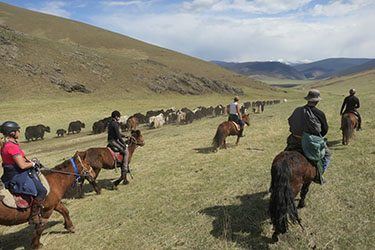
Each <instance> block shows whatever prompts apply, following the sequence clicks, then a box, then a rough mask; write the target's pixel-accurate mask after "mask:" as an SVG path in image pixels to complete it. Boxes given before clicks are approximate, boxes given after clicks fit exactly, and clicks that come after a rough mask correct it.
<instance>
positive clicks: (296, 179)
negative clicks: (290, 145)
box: [269, 151, 318, 241]
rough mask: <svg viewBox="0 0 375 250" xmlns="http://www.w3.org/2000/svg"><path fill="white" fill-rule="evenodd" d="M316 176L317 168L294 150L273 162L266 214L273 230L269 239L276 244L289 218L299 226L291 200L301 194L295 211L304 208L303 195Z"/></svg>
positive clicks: (280, 155)
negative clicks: (269, 218) (269, 196)
mask: <svg viewBox="0 0 375 250" xmlns="http://www.w3.org/2000/svg"><path fill="white" fill-rule="evenodd" d="M317 174H318V172H317V169H316V167H314V166H313V165H311V164H310V163H309V161H308V160H307V159H306V158H305V157H304V156H303V155H302V154H301V153H299V152H297V151H283V152H281V153H279V154H278V155H277V156H276V157H275V158H274V160H273V162H272V168H271V187H270V192H271V199H270V203H269V213H270V217H271V221H272V224H273V227H274V231H275V232H274V233H273V235H272V239H273V240H274V241H278V235H279V234H283V233H286V232H287V231H288V224H289V220H288V218H289V219H290V220H291V221H292V222H293V223H295V222H298V223H299V225H300V226H301V227H302V225H301V219H300V218H299V216H298V211H297V209H296V206H295V204H294V199H295V197H296V196H297V195H298V193H299V192H301V200H300V201H299V203H298V208H303V207H304V206H305V198H306V194H307V192H308V191H309V186H310V184H311V182H312V181H313V180H314V179H315V178H316V175H317Z"/></svg>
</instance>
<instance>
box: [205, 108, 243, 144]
mask: <svg viewBox="0 0 375 250" xmlns="http://www.w3.org/2000/svg"><path fill="white" fill-rule="evenodd" d="M242 121H243V122H244V123H245V124H246V125H247V126H250V117H249V114H247V115H242ZM230 135H237V141H236V145H238V142H239V141H240V130H239V129H238V128H237V125H235V124H234V123H233V122H230V121H225V122H222V123H221V124H220V125H219V126H218V127H217V130H216V134H215V137H214V139H213V140H212V145H213V149H214V151H217V149H218V148H220V147H221V146H224V148H225V149H226V148H227V144H226V141H225V140H226V138H227V136H230Z"/></svg>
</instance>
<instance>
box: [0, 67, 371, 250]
mask: <svg viewBox="0 0 375 250" xmlns="http://www.w3.org/2000/svg"><path fill="white" fill-rule="evenodd" d="M374 81H375V72H374V71H368V72H366V73H362V74H359V75H355V76H354V75H353V76H350V77H342V78H339V79H332V80H329V81H322V82H319V83H316V85H312V87H316V88H319V89H320V91H321V93H322V97H323V101H321V102H320V103H319V105H318V108H320V109H322V110H323V111H324V112H325V113H326V116H327V120H328V123H329V126H330V128H329V132H328V135H327V138H328V141H329V145H330V148H331V151H332V161H331V164H330V167H329V168H328V170H327V172H326V173H325V178H326V179H327V181H328V182H327V184H326V185H324V186H319V185H316V184H312V186H311V187H310V190H309V193H308V194H307V199H306V207H305V208H303V209H300V210H299V214H300V217H301V218H302V224H303V226H304V230H302V229H301V228H300V227H299V226H298V225H291V226H290V231H289V233H288V234H286V235H282V236H281V237H280V241H279V242H278V243H275V244H273V243H272V242H271V236H272V232H273V231H272V226H271V224H270V219H269V216H268V212H267V211H268V202H269V194H268V193H267V190H268V188H269V182H270V167H271V162H272V160H273V158H274V157H275V156H276V155H277V154H278V153H279V152H280V151H281V150H283V148H284V147H285V143H286V137H287V136H288V134H289V132H288V124H287V118H288V116H289V115H290V114H291V113H292V111H293V110H294V108H295V107H297V106H300V105H304V104H305V100H304V99H303V96H304V95H305V94H306V92H307V88H309V87H310V86H309V87H306V89H305V90H303V92H301V93H300V95H299V97H298V99H294V100H288V102H287V103H283V104H279V105H273V106H266V109H265V112H264V113H261V114H251V125H250V127H246V128H245V134H246V137H244V138H241V140H240V144H239V146H238V147H235V146H234V142H235V138H234V137H229V138H228V144H229V148H228V150H219V152H217V153H211V152H210V149H211V141H212V138H213V136H214V134H215V131H216V128H217V126H218V125H219V124H220V123H221V122H222V121H224V120H226V117H225V116H222V117H215V118H204V119H202V120H200V121H195V122H193V123H192V124H189V125H183V126H176V125H167V126H164V127H162V128H160V129H153V130H151V129H148V128H147V127H143V126H142V127H140V129H141V130H142V133H143V135H144V139H145V142H146V145H145V146H144V147H142V148H138V149H137V150H136V151H135V154H134V157H133V159H132V164H131V166H132V169H133V170H134V173H133V174H134V179H133V180H130V181H131V183H130V184H129V185H128V186H120V187H119V191H112V190H110V186H111V181H113V180H114V179H115V178H117V177H118V176H119V172H117V173H116V172H114V171H109V170H103V171H102V172H101V173H100V175H99V178H98V183H99V185H100V186H101V187H102V188H103V193H102V194H101V195H99V196H97V195H95V193H94V191H93V190H92V188H91V187H90V186H89V185H86V186H85V191H86V195H87V197H86V198H85V199H83V200H81V199H64V200H63V203H64V204H65V205H66V206H67V208H68V209H69V211H70V215H71V218H72V221H73V224H74V225H75V227H76V233H75V234H65V233H64V232H65V230H64V229H63V224H62V217H61V216H59V215H58V214H53V215H52V217H51V219H50V221H49V223H48V226H47V229H46V230H45V232H44V234H43V235H42V237H41V242H42V243H43V244H44V245H45V247H44V248H45V249H123V248H127V249H218V250H219V249H220V250H221V249H233V250H234V249H236V250H237V249H238V250H250V249H271V250H274V249H275V250H276V249H372V247H373V246H374V244H375V242H374V237H373V232H374V231H375V225H374V223H373V222H374V221H375V214H374V212H373V207H374V206H375V197H374V192H373V187H374V185H375V181H374V180H375V172H374V170H373V167H372V166H374V165H375V158H374V157H373V156H374V154H375V143H374V142H375V137H374V134H375V126H374V124H375V120H374V119H375V110H374V109H373V107H374V105H375V89H374V87H373V86H374V84H375V82H374ZM353 86H354V87H356V88H357V96H358V97H359V98H360V100H361V108H360V110H359V111H360V112H361V114H362V117H363V129H364V130H363V131H361V132H356V133H355V137H354V138H353V139H352V140H351V142H350V144H349V145H348V146H342V145H341V132H340V130H339V126H340V116H339V109H340V107H341V104H342V101H343V98H344V96H346V95H347V92H348V89H349V88H351V87H353ZM219 98H220V96H215V95H212V96H192V97H191V98H189V99H188V98H186V99H185V98H180V96H178V95H170V96H169V97H168V98H167V99H168V100H165V98H159V99H154V100H152V103H151V101H147V100H146V101H145V102H144V103H142V102H141V101H138V100H137V101H136V102H137V103H138V104H139V106H138V108H140V109H141V108H144V107H145V106H148V105H151V104H152V105H154V106H163V105H169V104H172V103H181V104H188V103H190V104H191V105H194V106H198V104H200V105H204V106H205V105H209V104H210V103H212V102H214V101H217V100H218V99H219ZM221 98H222V97H221ZM65 100H68V99H65ZM221 100H223V101H226V102H229V101H230V100H231V98H230V99H229V97H228V99H227V100H225V99H221ZM244 101H245V100H244ZM71 102H72V103H70V104H69V103H68V102H63V101H51V102H46V101H45V103H44V105H43V106H35V103H34V102H32V101H31V102H30V101H28V100H21V104H20V106H21V110H20V111H19V112H20V113H23V112H26V111H27V109H26V107H25V105H26V104H27V103H28V104H29V105H30V106H29V109H30V110H33V112H31V111H29V112H30V115H28V116H25V115H23V116H21V115H20V116H17V118H19V119H20V121H21V122H22V123H26V121H27V120H29V119H31V118H30V117H29V116H32V115H34V116H35V117H40V116H41V115H42V114H45V112H46V111H47V110H48V107H51V106H55V107H54V108H55V109H56V110H61V112H56V113H54V112H50V113H48V119H49V120H50V121H51V122H52V123H53V124H54V125H53V126H52V127H55V128H56V126H57V125H59V122H60V125H62V124H61V121H62V120H68V119H70V118H71V116H72V113H73V115H75V113H76V112H78V111H76V109H74V108H73V107H74V106H76V105H78V101H77V100H76V99H72V100H71ZM81 103H82V106H81V107H80V108H79V110H80V112H81V114H82V115H83V116H84V117H85V119H92V120H93V119H94V118H95V117H96V116H97V114H98V113H100V112H102V111H103V110H104V109H105V107H102V105H103V103H102V102H95V101H91V100H90V99H88V98H86V96H83V98H82V100H81ZM123 103H127V100H125V101H123ZM118 104H120V102H118ZM67 105H71V106H67ZM108 106H109V104H108ZM125 108H129V109H133V108H134V107H132V106H131V105H129V107H127V106H125V107H124V109H125ZM67 109H70V111H69V112H68V111H67ZM2 112H3V113H2V115H3V114H5V115H6V116H11V115H12V114H13V113H14V109H12V107H11V106H5V107H4V106H2ZM41 117H42V116H41ZM105 144H106V135H105V134H98V135H90V128H86V129H83V131H82V132H81V133H80V134H76V135H70V136H66V137H64V138H55V135H53V134H47V135H46V138H45V140H44V141H37V142H33V143H26V142H25V141H24V139H21V140H20V145H21V148H22V149H23V150H24V151H25V153H26V156H28V157H30V158H31V157H32V156H37V157H38V158H39V159H40V160H41V161H42V162H43V163H44V164H45V165H46V166H49V167H52V166H54V165H56V164H58V163H60V162H62V160H63V159H67V158H68V157H71V156H72V155H73V154H74V152H75V151H76V150H85V149H87V148H89V147H98V146H105ZM0 172H1V171H0ZM0 235H1V238H0V248H1V249H23V248H26V249H27V248H28V246H29V244H30V241H31V238H32V227H31V226H29V225H27V224H23V225H19V226H14V227H4V226H0Z"/></svg>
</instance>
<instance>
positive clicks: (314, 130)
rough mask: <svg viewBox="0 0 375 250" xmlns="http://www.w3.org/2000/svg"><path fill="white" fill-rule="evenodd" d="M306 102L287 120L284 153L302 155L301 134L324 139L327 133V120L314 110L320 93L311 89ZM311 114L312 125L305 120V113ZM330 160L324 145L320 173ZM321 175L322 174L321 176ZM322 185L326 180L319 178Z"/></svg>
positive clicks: (325, 168)
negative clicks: (287, 133) (286, 137)
mask: <svg viewBox="0 0 375 250" xmlns="http://www.w3.org/2000/svg"><path fill="white" fill-rule="evenodd" d="M304 99H305V100H307V104H306V105H305V106H302V107H298V108H296V109H295V110H294V112H293V114H292V115H291V116H290V117H289V118H288V122H289V131H290V132H291V134H290V135H289V137H288V139H287V147H286V148H285V150H286V151H298V152H300V153H302V154H303V155H304V153H303V149H302V134H303V133H304V132H305V133H308V134H312V135H317V136H318V135H320V136H322V137H324V136H325V135H326V134H327V132H328V124H327V119H326V116H325V114H324V112H323V111H321V110H319V109H318V108H316V105H317V104H318V102H319V101H320V100H322V98H321V97H320V92H319V90H317V89H312V90H310V91H309V93H308V95H307V96H305V97H304ZM308 112H310V114H311V113H312V116H315V117H316V118H317V119H315V121H314V124H312V122H311V121H310V119H308V118H307V113H308ZM330 158H331V152H330V150H329V149H328V147H327V145H325V155H324V157H323V159H322V172H323V173H324V172H325V171H326V170H327V168H328V165H329V162H330ZM323 173H322V174H323ZM321 179H322V183H325V182H326V180H325V179H324V178H323V176H321Z"/></svg>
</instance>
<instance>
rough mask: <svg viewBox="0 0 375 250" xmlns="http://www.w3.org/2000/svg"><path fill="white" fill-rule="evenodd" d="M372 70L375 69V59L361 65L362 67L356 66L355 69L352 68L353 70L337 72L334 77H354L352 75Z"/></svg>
mask: <svg viewBox="0 0 375 250" xmlns="http://www.w3.org/2000/svg"><path fill="white" fill-rule="evenodd" d="M371 69H375V59H373V60H370V61H368V62H366V63H364V64H361V65H358V66H354V67H351V68H349V69H346V70H342V71H339V72H336V73H335V74H334V75H333V76H346V75H352V74H356V73H359V72H362V71H367V70H371Z"/></svg>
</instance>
